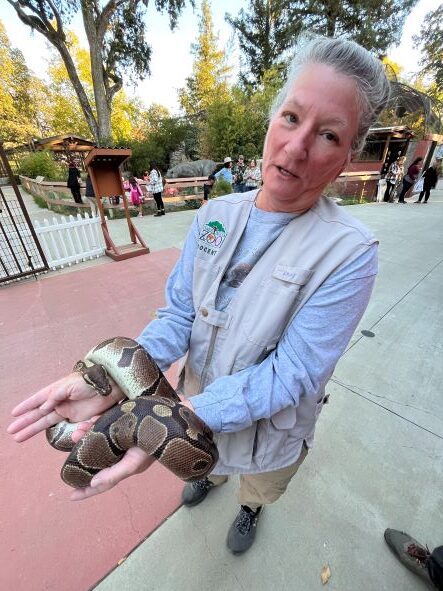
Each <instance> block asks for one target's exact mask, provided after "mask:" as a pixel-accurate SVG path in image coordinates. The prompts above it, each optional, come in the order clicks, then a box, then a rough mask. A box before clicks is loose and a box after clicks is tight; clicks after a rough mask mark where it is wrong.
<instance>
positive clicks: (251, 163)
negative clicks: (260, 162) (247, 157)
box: [249, 160, 257, 168]
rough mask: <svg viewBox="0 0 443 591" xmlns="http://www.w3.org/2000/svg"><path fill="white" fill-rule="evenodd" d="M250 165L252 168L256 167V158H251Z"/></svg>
mask: <svg viewBox="0 0 443 591" xmlns="http://www.w3.org/2000/svg"><path fill="white" fill-rule="evenodd" d="M249 166H250V167H251V168H255V167H256V166H257V164H256V162H255V160H251V162H250V163H249Z"/></svg>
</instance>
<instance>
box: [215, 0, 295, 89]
mask: <svg viewBox="0 0 443 591" xmlns="http://www.w3.org/2000/svg"><path fill="white" fill-rule="evenodd" d="M302 5H303V3H301V2H293V1H291V0H250V1H249V5H248V8H247V9H246V10H245V9H243V8H242V9H241V10H240V12H239V13H238V16H237V17H235V18H234V17H232V16H231V15H230V14H227V15H226V20H227V22H228V23H229V24H230V25H231V26H232V27H233V28H234V30H235V32H236V33H237V34H238V39H239V44H240V49H241V50H242V52H243V56H242V57H243V58H244V64H243V65H244V67H243V69H242V72H241V74H240V79H241V82H242V83H243V84H244V85H245V86H248V85H249V84H252V86H255V85H257V84H259V82H260V80H261V79H262V78H263V75H264V73H265V72H266V71H267V70H269V69H270V68H275V69H277V70H278V71H279V72H280V73H282V72H283V71H284V69H285V66H286V63H287V57H288V50H289V49H290V47H291V46H292V44H293V42H294V38H295V36H296V35H297V34H298V33H299V32H300V31H301V29H302V27H303V21H302V18H300V17H301V14H300V12H301V11H300V8H297V7H300V6H302Z"/></svg>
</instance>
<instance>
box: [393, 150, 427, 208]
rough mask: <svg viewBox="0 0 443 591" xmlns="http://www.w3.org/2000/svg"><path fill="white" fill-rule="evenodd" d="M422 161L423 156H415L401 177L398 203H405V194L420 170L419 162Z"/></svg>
mask: <svg viewBox="0 0 443 591" xmlns="http://www.w3.org/2000/svg"><path fill="white" fill-rule="evenodd" d="M422 161H423V158H416V159H415V160H414V162H413V163H412V164H411V166H410V167H409V168H408V172H407V173H406V174H405V176H404V178H403V187H402V190H401V193H400V195H399V197H398V202H399V203H406V201H405V195H406V193H407V192H408V191H409V189H410V188H411V187H412V185H413V184H414V183H415V181H416V180H417V177H418V174H419V172H420V167H419V164H420V162H422Z"/></svg>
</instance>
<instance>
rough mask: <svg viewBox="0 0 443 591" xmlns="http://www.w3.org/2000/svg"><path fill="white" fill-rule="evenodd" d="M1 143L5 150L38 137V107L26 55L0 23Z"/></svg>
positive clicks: (34, 81)
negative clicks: (3, 143) (33, 96)
mask: <svg viewBox="0 0 443 591" xmlns="http://www.w3.org/2000/svg"><path fill="white" fill-rule="evenodd" d="M0 64H1V66H0V140H3V141H5V143H6V147H9V146H13V145H17V144H23V143H25V142H27V141H28V139H29V138H30V137H33V136H35V135H38V131H39V130H38V126H37V125H36V122H37V111H36V105H35V103H34V101H33V99H32V89H33V87H34V86H35V84H36V81H37V79H36V78H35V77H34V76H32V75H31V73H30V71H29V69H28V67H27V66H26V63H25V59H24V57H23V54H22V52H21V51H19V50H18V49H15V48H14V47H12V46H11V44H10V41H9V38H8V36H7V34H6V29H5V27H4V25H3V23H2V22H1V21H0Z"/></svg>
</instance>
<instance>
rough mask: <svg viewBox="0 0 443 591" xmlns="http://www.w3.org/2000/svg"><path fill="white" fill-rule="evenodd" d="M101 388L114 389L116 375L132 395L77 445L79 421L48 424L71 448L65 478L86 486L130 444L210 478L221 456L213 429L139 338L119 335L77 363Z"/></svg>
mask: <svg viewBox="0 0 443 591" xmlns="http://www.w3.org/2000/svg"><path fill="white" fill-rule="evenodd" d="M74 370H75V371H79V372H80V373H81V374H82V375H83V377H84V379H85V380H86V382H87V383H88V384H90V385H91V386H92V387H93V388H94V389H95V390H96V391H97V392H98V393H99V394H101V395H102V396H107V395H108V394H109V393H110V392H111V388H112V386H111V383H110V381H109V378H108V376H109V377H110V378H112V380H114V381H115V382H116V383H117V384H118V386H119V387H120V388H121V390H122V391H123V392H124V394H125V396H126V397H127V398H126V399H125V400H123V401H122V402H121V403H119V404H116V405H115V406H113V407H112V408H110V409H109V410H107V411H106V412H105V413H103V415H102V416H101V417H100V418H99V419H98V421H97V422H96V423H95V425H94V427H93V428H92V429H91V430H90V431H88V433H87V434H86V435H85V436H84V437H83V438H82V439H81V440H80V441H79V442H78V443H77V444H76V445H74V446H73V443H72V441H71V437H70V434H71V433H72V431H73V430H75V424H71V423H68V422H65V421H62V422H61V423H59V424H58V425H55V426H54V427H51V428H49V429H47V431H46V436H47V439H48V441H49V443H50V444H51V445H52V446H53V447H55V448H56V449H58V450H61V451H70V454H69V456H68V459H67V460H66V462H65V463H64V465H63V467H62V470H61V477H62V479H63V481H64V482H65V483H66V484H68V485H70V486H73V487H75V488H81V487H86V486H88V485H89V484H90V482H91V479H92V477H93V476H94V475H95V474H97V472H99V471H100V470H103V469H104V468H108V467H110V466H112V465H114V464H116V463H117V462H118V461H119V460H120V459H121V458H122V457H123V455H124V453H125V452H126V451H127V450H128V449H129V448H130V447H135V446H137V447H140V449H142V450H143V451H145V452H146V453H147V454H149V455H151V456H153V457H154V458H156V459H157V460H158V461H159V462H160V463H161V464H163V465H164V466H165V467H166V468H168V469H169V470H170V471H171V472H173V473H174V474H175V475H176V476H178V477H179V478H181V479H182V480H185V481H193V480H199V479H201V478H204V477H205V476H206V475H207V474H209V473H210V472H211V470H212V468H213V467H214V466H215V464H216V463H217V460H218V452H217V447H216V445H215V443H214V441H213V434H212V431H211V430H210V429H209V428H208V427H207V425H205V423H204V422H203V421H202V420H201V419H199V418H198V417H197V415H196V414H195V413H193V412H192V411H191V410H190V409H188V408H187V407H185V406H183V405H181V404H180V399H179V397H178V396H177V394H176V392H175V390H174V389H173V388H172V386H171V385H170V384H169V382H168V381H167V379H166V378H165V376H164V375H163V373H162V372H161V370H160V368H159V367H158V365H157V364H156V362H155V361H154V360H153V359H152V357H151V356H150V355H149V353H147V351H146V350H145V349H144V348H143V347H141V346H140V345H139V344H138V343H137V342H136V341H134V340H132V339H129V338H126V337H115V338H112V339H108V340H106V341H103V342H102V343H100V344H99V345H97V346H96V347H94V349H92V350H91V351H90V352H89V353H88V354H87V355H86V357H85V359H84V360H83V361H79V362H78V363H77V364H76V365H75V367H74Z"/></svg>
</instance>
